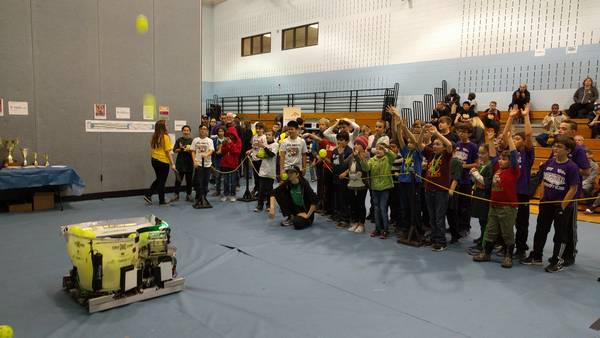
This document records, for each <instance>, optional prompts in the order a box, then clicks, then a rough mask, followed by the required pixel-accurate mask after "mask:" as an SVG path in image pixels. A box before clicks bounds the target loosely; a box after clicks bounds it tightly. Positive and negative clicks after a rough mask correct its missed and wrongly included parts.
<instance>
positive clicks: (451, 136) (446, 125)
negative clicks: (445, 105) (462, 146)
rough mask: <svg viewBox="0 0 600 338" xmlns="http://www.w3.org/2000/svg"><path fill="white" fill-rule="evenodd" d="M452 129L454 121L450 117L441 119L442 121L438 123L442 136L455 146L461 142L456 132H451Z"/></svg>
mask: <svg viewBox="0 0 600 338" xmlns="http://www.w3.org/2000/svg"><path fill="white" fill-rule="evenodd" d="M450 127H452V120H451V119H450V118H449V117H448V116H442V117H440V120H439V122H438V130H439V131H440V134H442V135H443V136H444V137H445V138H447V139H448V140H449V141H451V142H452V143H453V144H456V143H457V142H458V141H459V139H458V135H456V133H455V132H453V131H451V130H450Z"/></svg>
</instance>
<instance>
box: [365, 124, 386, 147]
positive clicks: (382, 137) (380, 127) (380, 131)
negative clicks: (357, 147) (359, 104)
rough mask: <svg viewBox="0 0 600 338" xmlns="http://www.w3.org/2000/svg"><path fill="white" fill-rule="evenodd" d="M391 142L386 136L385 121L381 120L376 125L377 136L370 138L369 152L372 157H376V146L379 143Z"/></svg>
mask: <svg viewBox="0 0 600 338" xmlns="http://www.w3.org/2000/svg"><path fill="white" fill-rule="evenodd" d="M380 141H381V142H386V143H389V142H390V138H389V137H388V136H387V135H386V130H385V121H383V120H379V121H377V122H376V123H375V134H373V135H370V136H369V140H368V144H367V151H369V153H370V155H371V156H373V155H375V146H377V143H378V142H380Z"/></svg>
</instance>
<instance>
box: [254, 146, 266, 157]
mask: <svg viewBox="0 0 600 338" xmlns="http://www.w3.org/2000/svg"><path fill="white" fill-rule="evenodd" d="M256 157H258V158H264V157H265V150H264V149H263V148H260V149H258V151H257V152H256Z"/></svg>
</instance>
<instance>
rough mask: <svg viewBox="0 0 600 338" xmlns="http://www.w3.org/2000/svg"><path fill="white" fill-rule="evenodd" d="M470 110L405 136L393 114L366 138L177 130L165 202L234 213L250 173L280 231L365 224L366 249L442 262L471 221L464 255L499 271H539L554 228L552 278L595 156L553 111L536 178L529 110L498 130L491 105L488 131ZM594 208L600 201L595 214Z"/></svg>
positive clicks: (298, 129)
mask: <svg viewBox="0 0 600 338" xmlns="http://www.w3.org/2000/svg"><path fill="white" fill-rule="evenodd" d="M474 98H475V97H474V95H472V97H470V102H469V101H465V102H464V104H463V107H462V109H461V108H457V105H456V102H455V103H454V104H452V107H448V106H447V102H439V103H438V105H437V106H436V110H435V111H434V116H432V120H431V121H430V122H429V123H424V122H422V121H416V122H415V123H414V124H413V125H412V126H408V125H407V122H406V120H405V119H403V118H402V117H401V114H400V113H399V111H398V110H397V109H396V108H395V107H388V109H387V112H388V113H389V114H390V115H391V116H392V119H391V123H390V122H389V121H387V122H386V121H383V120H380V121H377V123H376V124H375V126H374V127H375V128H374V132H373V133H371V132H370V128H368V127H366V126H364V127H362V128H361V127H360V126H359V125H358V124H356V123H355V122H353V121H351V120H349V119H339V120H336V121H335V122H334V123H330V121H328V120H327V119H321V120H320V121H319V130H318V131H317V132H314V133H308V132H305V131H304V129H303V121H302V120H301V119H299V120H295V121H289V122H287V123H286V124H285V126H283V127H282V126H281V125H280V124H279V123H275V124H274V125H273V128H269V129H266V128H265V126H264V125H263V124H262V123H260V122H258V123H255V124H254V125H253V127H252V133H253V135H252V137H251V138H249V140H248V141H246V138H247V137H246V136H245V135H246V134H247V133H248V127H247V126H246V127H242V128H241V129H240V125H239V124H238V123H236V121H235V120H234V119H233V116H232V115H230V114H227V115H223V117H222V119H221V121H210V122H209V123H210V124H208V123H206V124H203V125H201V126H200V128H199V131H198V134H199V136H198V137H196V138H192V137H191V128H190V127H189V126H184V127H183V128H182V133H183V136H182V137H181V138H179V139H178V140H177V141H176V142H175V145H174V146H173V152H174V153H175V154H176V155H177V159H176V161H175V165H176V172H177V180H176V187H175V195H174V197H173V198H172V199H171V202H174V201H177V200H178V199H179V192H180V189H181V185H182V181H184V180H185V182H186V200H187V201H192V198H191V194H192V190H191V187H192V185H193V187H194V189H195V191H196V194H195V200H194V204H193V205H194V208H210V207H212V206H211V204H210V203H209V202H208V199H207V197H206V196H207V193H208V190H209V189H208V187H209V182H212V183H213V184H214V193H213V196H215V197H221V201H223V202H226V201H231V202H234V201H236V190H237V189H238V188H239V184H238V178H239V176H240V174H243V173H244V172H246V173H247V171H245V170H239V169H240V168H242V167H244V166H248V168H250V169H251V172H252V174H246V175H247V178H248V179H250V177H249V176H252V177H253V185H254V187H253V189H252V192H251V194H252V196H254V197H255V198H256V199H257V204H256V208H255V209H254V211H255V212H261V211H263V210H265V209H266V211H267V212H268V213H269V215H271V216H274V215H275V212H276V209H277V208H276V206H279V209H280V210H281V211H282V213H283V215H284V220H283V221H282V222H281V225H282V226H288V225H293V226H294V227H295V228H297V229H303V228H306V227H308V226H310V225H311V224H312V223H313V221H314V215H315V214H321V215H322V217H328V218H330V219H331V220H332V221H333V222H334V223H335V224H336V226H337V227H338V228H344V229H347V230H348V231H351V232H354V233H363V232H365V231H366V229H367V228H368V226H367V224H366V221H367V220H368V219H371V220H372V221H373V222H374V224H375V226H374V228H373V230H372V231H371V232H370V235H371V237H378V238H381V239H387V238H389V237H390V236H391V235H392V234H395V235H396V236H397V238H398V242H400V243H404V242H406V241H415V242H417V243H419V245H424V246H430V247H431V249H432V250H433V251H437V252H440V251H444V250H445V249H447V247H448V245H450V244H454V243H457V242H458V241H460V240H461V239H464V238H466V237H467V236H468V235H469V234H470V231H471V218H476V219H477V220H478V222H479V227H480V231H479V234H480V235H479V236H478V238H476V239H475V240H474V245H473V246H472V247H470V248H469V250H468V253H469V254H470V255H472V256H473V260H474V261H476V262H485V261H489V260H490V257H491V255H492V253H493V252H494V251H495V252H496V254H497V255H499V256H501V257H503V260H502V264H501V265H502V267H505V268H510V267H511V266H512V265H513V259H516V260H518V261H520V262H521V263H522V264H526V265H542V264H543V261H542V252H543V249H544V246H545V243H546V239H547V235H548V232H549V230H550V227H551V226H552V225H554V229H555V235H554V239H553V242H554V250H553V254H552V256H551V257H550V259H549V264H548V265H547V266H546V268H545V270H546V271H548V272H557V271H561V270H563V269H564V268H565V267H567V266H569V265H572V264H574V262H575V256H576V253H577V250H576V244H577V221H576V214H577V212H576V210H577V209H576V208H577V205H576V204H577V203H576V202H573V201H572V200H575V199H578V198H580V197H583V196H584V195H585V196H586V197H589V196H592V194H593V186H594V183H595V177H596V174H597V169H598V166H597V165H596V164H595V163H594V162H593V159H592V154H591V152H590V151H586V149H585V148H584V147H583V146H582V145H581V144H578V143H580V142H576V136H577V135H576V132H577V124H576V123H574V122H573V121H571V120H569V119H568V118H566V116H563V115H561V114H559V113H558V111H557V110H558V106H553V111H552V112H551V113H550V115H549V116H548V117H547V118H545V119H544V122H543V126H544V128H546V129H547V131H548V132H547V133H545V134H540V135H539V136H538V137H537V138H536V140H537V142H538V143H539V144H540V145H541V146H551V147H552V151H551V154H550V156H549V158H548V160H547V161H546V162H545V163H543V164H542V165H541V166H540V167H539V171H538V172H537V173H533V174H532V169H534V159H535V152H534V146H533V139H534V138H533V135H532V127H531V122H530V116H529V115H530V109H529V104H525V105H524V106H523V107H520V106H519V105H517V104H515V105H513V106H512V107H511V108H510V111H509V114H508V119H507V121H506V123H505V125H504V128H502V130H500V123H499V122H500V119H499V111H497V109H496V103H495V102H491V103H490V109H488V110H487V111H486V113H485V114H484V116H483V119H484V120H485V123H484V122H482V120H481V119H480V118H479V116H478V115H477V114H474V113H473V110H472V109H471V106H472V104H473V103H476V102H475V101H474ZM449 100H450V101H452V100H453V97H450V98H449ZM454 100H456V99H454ZM598 111H600V109H598ZM453 114H455V115H454V116H452V115H453ZM517 118H519V119H522V121H523V130H522V131H521V130H518V129H519V128H515V124H514V121H515V120H516V119H517ZM514 129H517V130H514ZM245 142H247V143H248V145H247V146H246V147H245V146H244V144H245ZM245 149H247V150H245ZM309 173H310V175H309ZM590 173H592V175H591V176H590ZM309 176H310V177H311V178H312V180H316V193H315V192H313V189H312V187H311V185H310V183H309V181H308V180H307V179H305V178H304V177H309ZM275 185H277V188H276V189H274V186H275ZM539 186H541V188H539V189H540V191H541V194H540V205H539V215H538V217H537V223H536V225H535V228H533V227H531V229H532V230H534V236H533V248H532V250H531V251H529V254H528V253H527V252H528V250H529V247H528V245H527V240H528V233H529V229H530V224H529V223H530V221H529V214H530V210H529V201H530V199H531V198H532V196H533V195H534V193H535V191H536V189H538V187H539ZM367 193H369V194H368V196H369V199H370V203H368V204H369V205H370V209H368V208H367V207H366V205H367V200H366V199H367ZM599 205H600V198H599V199H598V200H596V201H594V203H593V205H592V206H590V208H592V210H593V207H595V206H599ZM367 210H369V212H368V211H367ZM588 212H590V213H591V212H593V211H590V209H588ZM367 213H369V214H370V215H369V216H367ZM447 233H449V238H447V237H446V234H447Z"/></svg>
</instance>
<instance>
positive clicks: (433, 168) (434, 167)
mask: <svg viewBox="0 0 600 338" xmlns="http://www.w3.org/2000/svg"><path fill="white" fill-rule="evenodd" d="M427 128H428V129H429V131H430V132H431V133H432V134H433V135H434V136H435V140H434V141H433V143H432V144H431V147H426V148H425V150H424V152H425V158H427V167H426V169H425V179H426V180H425V204H426V205H427V210H428V213H429V219H430V222H431V243H432V245H431V249H432V250H433V251H444V250H446V247H447V246H446V222H445V221H444V218H445V216H446V210H447V208H448V192H447V191H446V189H448V187H449V184H450V160H451V158H452V143H451V142H450V140H448V139H447V138H445V137H444V135H442V134H441V133H440V132H439V131H438V130H437V129H436V128H435V126H428V127H427Z"/></svg>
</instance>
